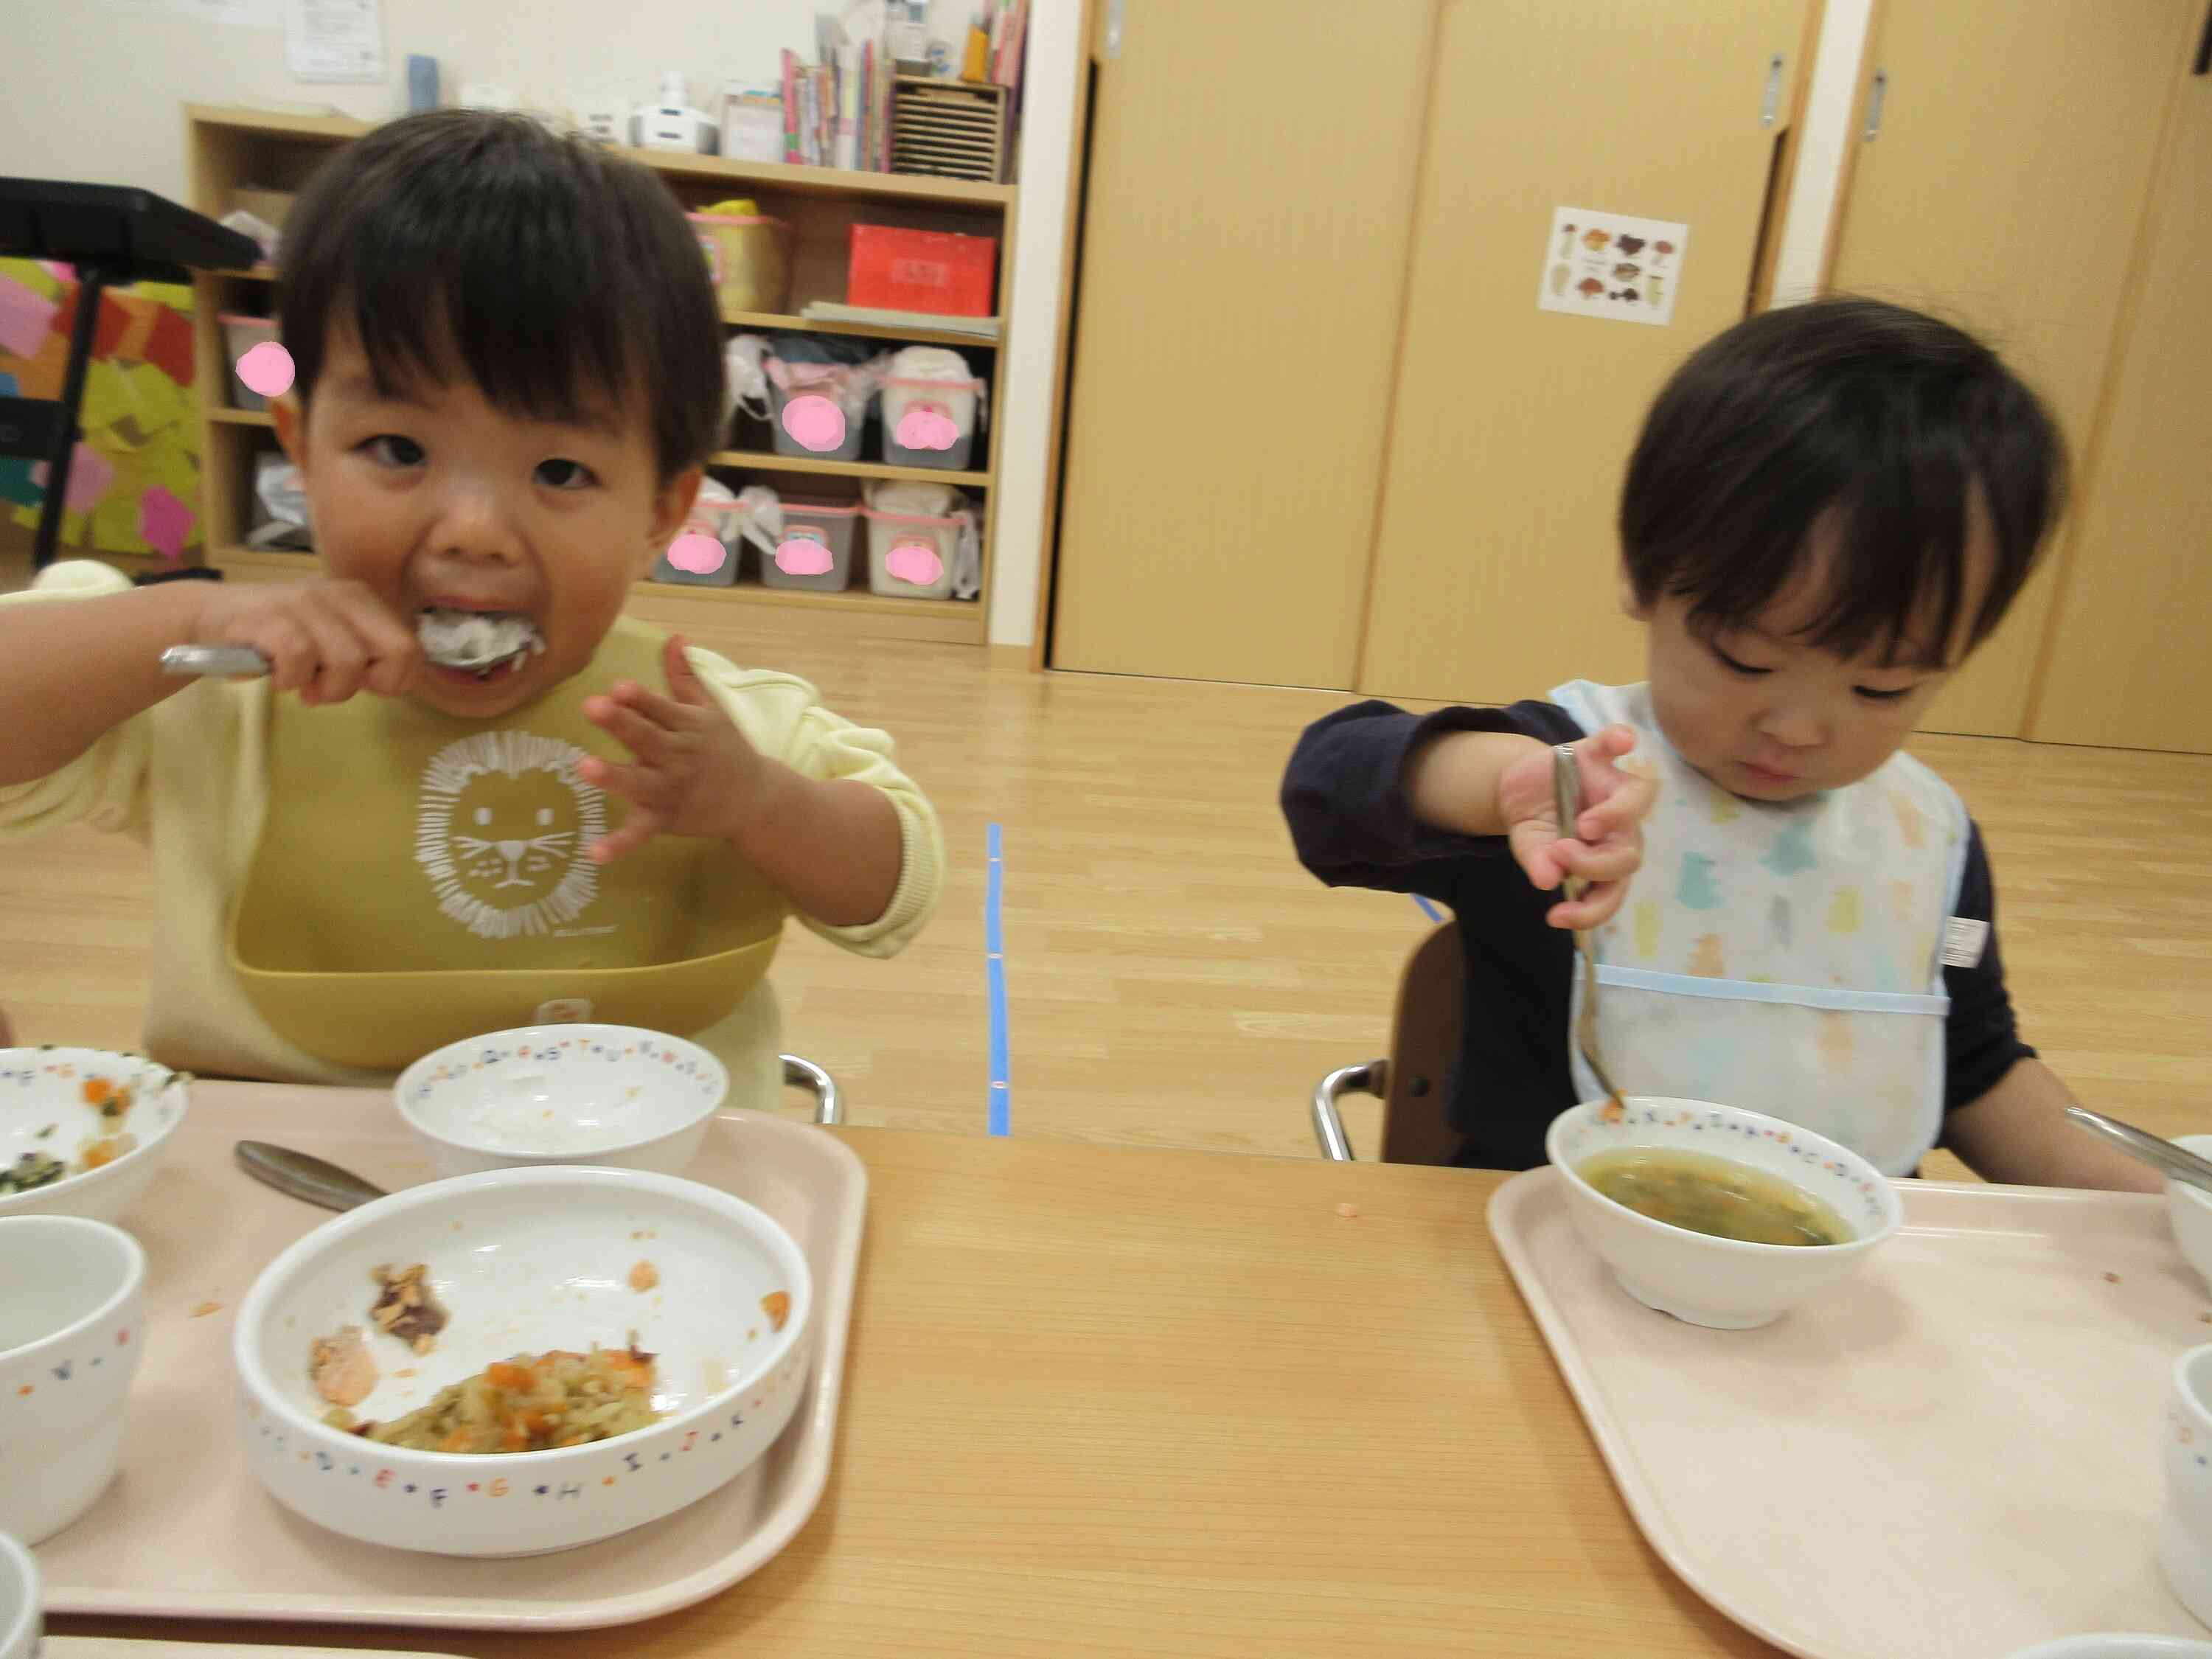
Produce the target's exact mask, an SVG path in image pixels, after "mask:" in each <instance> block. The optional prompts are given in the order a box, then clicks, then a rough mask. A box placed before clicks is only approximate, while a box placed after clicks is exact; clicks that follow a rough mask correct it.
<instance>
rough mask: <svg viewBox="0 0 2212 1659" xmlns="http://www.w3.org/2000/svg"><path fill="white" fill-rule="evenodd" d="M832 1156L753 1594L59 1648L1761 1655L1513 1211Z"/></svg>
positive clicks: (1228, 1171)
mask: <svg viewBox="0 0 2212 1659" xmlns="http://www.w3.org/2000/svg"><path fill="white" fill-rule="evenodd" d="M841 1133H843V1134H845V1135H846V1137H847V1138H848V1140H849V1143H850V1144H851V1145H852V1146H853V1147H854V1150H856V1151H857V1152H859V1153H860V1156H861V1157H862V1158H863V1159H865V1160H866V1164H867V1166H868V1171H869V1176H870V1180H871V1183H872V1185H871V1192H870V1198H869V1202H870V1209H871V1215H870V1218H869V1224H868V1237H867V1245H866V1255H865V1256H864V1257H863V1261H862V1267H861V1275H860V1294H859V1301H858V1304H857V1307H856V1310H855V1312H854V1333H853V1344H852V1354H851V1359H850V1362H849V1370H848V1392H847V1395H846V1403H845V1407H844V1415H843V1419H842V1424H841V1429H840V1434H839V1444H838V1447H837V1453H836V1464H835V1467H834V1468H833V1470H832V1473H831V1476H830V1483H829V1492H827V1494H826V1495H825V1496H824V1498H823V1501H822V1505H821V1507H820V1509H819V1510H817V1512H816V1514H815V1516H814V1518H813V1520H812V1522H811V1523H810V1524H809V1525H808V1526H807V1527H806V1528H805V1530H804V1531H802V1532H801V1533H800V1534H799V1536H798V1538H797V1539H796V1540H795V1541H793V1543H792V1545H791V1546H790V1547H788V1548H787V1550H785V1551H784V1553H782V1554H781V1556H780V1557H778V1558H777V1559H775V1561H774V1562H772V1563H770V1564H769V1566H768V1567H767V1568H766V1569H764V1570H763V1571H761V1572H760V1573H758V1574H757V1575H756V1576H755V1577H752V1578H750V1579H749V1580H747V1581H746V1582H744V1583H740V1584H738V1585H737V1586H736V1587H735V1588H733V1589H731V1590H729V1591H727V1592H726V1593H725V1594H724V1595H720V1596H719V1597H717V1598H715V1599H714V1600H713V1601H708V1602H707V1603H705V1604H704V1605H702V1606H701V1607H695V1608H692V1609H691V1610H690V1611H689V1612H685V1613H677V1614H674V1615H671V1616H670V1617H668V1618H666V1619H663V1620H656V1621H654V1622H653V1623H651V1624H647V1625H642V1626H633V1627H630V1628H629V1629H628V1630H624V1631H619V1632H605V1631H602V1632H582V1633H580V1634H576V1635H571V1636H534V1637H523V1636H501V1635H487V1634H483V1633H477V1632H432V1633H426V1634H415V1633H410V1632H388V1631H386V1632H379V1631H356V1630H346V1631H332V1630H330V1629H326V1628H325V1629H315V1630H301V1629H298V1628H294V1627H280V1626H267V1625H239V1626H213V1625H208V1624H180V1625H171V1626H161V1627H160V1628H159V1629H156V1628H155V1627H153V1626H149V1625H147V1624H144V1623H132V1624H125V1623H122V1622H119V1621H115V1620H86V1619H70V1620H56V1621H55V1633H57V1634H80V1635H83V1634H106V1635H118V1636H123V1635H130V1636H149V1635H156V1634H158V1635H161V1636H165V1637H173V1638H180V1639H187V1638H191V1639H210V1638H222V1639H226V1640H233V1641H239V1642H299V1643H304V1644H318V1643H319V1644H332V1643H340V1644H346V1645H349V1646H364V1645H366V1646H380V1647H386V1648H410V1647H412V1648H427V1649H432V1650H438V1651H441V1652H449V1653H454V1654H463V1655H481V1656H486V1659H493V1656H498V1659H505V1656H525V1655H528V1656H536V1659H568V1656H575V1659H585V1656H601V1655H605V1654H608V1653H611V1652H617V1651H619V1652H621V1653H623V1654H624V1655H625V1656H628V1659H639V1656H662V1655H667V1656H690V1655H707V1654H718V1653H724V1652H727V1653H732V1654H740V1653H742V1654H747V1655H759V1656H774V1659H807V1656H817V1655H819V1656H825V1659H826V1656H836V1659H870V1656H885V1655H907V1654H944V1655H958V1656H963V1659H987V1656H1000V1655H1050V1656H1054V1659H1077V1656H1090V1655H1095V1656H1109V1655H1110V1656H1117V1659H1119V1656H1129V1655H1158V1656H1169V1655H1173V1656H1178V1659H1185V1656H1193V1655H1200V1656H1213V1655H1219V1656H1236V1659H1275V1656H1286V1655H1299V1654H1326V1655H1329V1656H1332V1659H1344V1656H1357V1655H1373V1656H1376V1659H1381V1656H1402V1655H1409V1654H1450V1655H1454V1656H1468V1655H1477V1656H1487V1655H1529V1656H1535V1655H1543V1656H1547V1659H1558V1656H1562V1655H1597V1654H1608V1655H1609V1654H1615V1653H1619V1654H1631V1653H1632V1654H1635V1655H1638V1656H1664V1655H1675V1654H1696V1655H1711V1654H1732V1655H1771V1653H1772V1652H1773V1651H1774V1650H1772V1649H1771V1648H1768V1647H1766V1646H1765V1644H1762V1643H1759V1642H1758V1641H1755V1640H1754V1639H1753V1638H1751V1637H1749V1636H1747V1635H1746V1634H1745V1633H1743V1632H1741V1631H1739V1630H1737V1629H1736V1628H1735V1626H1731V1625H1729V1623H1728V1622H1727V1621H1726V1620H1723V1619H1722V1618H1721V1616H1720V1615H1719V1614H1718V1613H1714V1612H1713V1611H1712V1610H1711V1608H1709V1607H1706V1606H1705V1603H1704V1602H1702V1601H1699V1599H1698V1597H1697V1596H1696V1595H1695V1594H1694V1593H1692V1591H1691V1590H1690V1589H1687V1588H1686V1586H1685V1585H1683V1584H1682V1583H1680V1581H1679V1580H1678V1579H1676V1578H1675V1577H1674V1576H1673V1575H1672V1574H1671V1573H1670V1572H1669V1571H1668V1570H1667V1569H1666V1567H1665V1566H1663V1565H1662V1564H1661V1563H1660V1562H1659V1560H1658V1559H1657V1558H1656V1556H1654V1555H1653V1554H1652V1553H1651V1552H1650V1550H1649V1549H1648V1548H1647V1547H1645V1546H1644V1542H1643V1541H1642V1539H1641V1538H1640V1536H1639V1535H1638V1533H1637V1531H1636V1529H1635V1527H1634V1525H1633V1523H1632V1522H1631V1521H1630V1519H1629V1517H1628V1515H1627V1512H1626V1510H1625V1509H1624V1508H1623V1507H1622V1505H1621V1504H1620V1499H1619V1498H1618V1497H1617V1495H1616V1494H1615V1492H1614V1491H1613V1485H1612V1482H1611V1481H1610V1480H1609V1479H1608V1478H1607V1474H1606V1472H1605V1469H1604V1468H1603V1466H1602V1464H1601V1462H1600V1461H1599V1459H1598V1455H1597V1452H1596V1449H1595V1447H1594V1446H1593V1445H1592V1444H1591V1443H1590V1440H1589V1435H1588V1434H1587V1433H1586V1432H1585V1431H1584V1429H1583V1424H1582V1420H1581V1419H1580V1417H1579V1416H1578V1415H1577V1413H1576V1411H1575V1408H1574V1406H1573V1404H1572V1402H1571V1401H1570V1400H1569V1398H1568V1396H1567V1393H1566V1390H1565V1388H1564V1386H1563V1385H1562V1384H1561V1383H1560V1381H1559V1376H1558V1374H1557V1372H1556V1371H1555V1370H1553V1364H1552V1361H1551V1358H1550V1356H1549V1354H1548V1353H1547V1351H1546V1349H1545V1347H1544V1344H1543V1340H1542V1339H1541V1337H1540V1336H1539V1335H1538V1334H1537V1332H1536V1330H1535V1328H1534V1325H1532V1324H1531V1323H1530V1322H1529V1320H1528V1315H1527V1313H1526V1311H1525V1310H1523V1308H1522V1304H1521V1300H1520V1297H1519V1296H1518V1294H1517V1293H1516V1291H1515V1290H1514V1288H1513V1285H1512V1283H1511V1281H1510V1279H1508V1277H1507V1276H1506V1273H1505V1269H1504V1266H1503V1264H1502V1263H1501V1262H1500V1261H1498V1255H1497V1253H1496V1252H1495V1250H1494V1249H1492V1245H1491V1242H1490V1237H1489V1234H1488V1232H1487V1231H1486V1228H1485V1225H1484V1221H1483V1209H1484V1206H1485V1205H1486V1202H1487V1201H1488V1200H1489V1197H1490V1194H1492V1192H1493V1191H1494V1190H1495V1189H1496V1188H1497V1187H1498V1184H1499V1182H1500V1181H1501V1180H1502V1179H1503V1177H1501V1176H1492V1175H1486V1174H1480V1173H1471V1172H1468V1171H1463V1170H1432V1169H1413V1168H1407V1167H1402V1166H1393V1165H1378V1164H1350V1165H1346V1164H1323V1163H1321V1162H1319V1161H1318V1160H1315V1161H1304V1160H1291V1159H1277V1158H1247V1157H1234V1156H1227V1155H1222V1154H1217V1153H1205V1152H1148V1151H1130V1150H1121V1149H1111V1148H1103V1147H1097V1146H1080V1145H1074V1144H1070V1143H1056V1142H1047V1141H1023V1140H1012V1141H1009V1140H990V1139H981V1138H969V1137H962V1136H951V1135H934V1134H919V1133H904V1132H900V1131H896V1130H880V1129H878V1130H867V1129H852V1130H845V1131H842V1132H841ZM1346 1203H1348V1204H1351V1205H1352V1206H1356V1207H1357V1209H1358V1214H1357V1215H1356V1216H1355V1217H1352V1218H1346V1217H1344V1216H1342V1215H1340V1213H1339V1212H1338V1206H1340V1204H1346Z"/></svg>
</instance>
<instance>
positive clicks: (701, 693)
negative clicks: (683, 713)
mask: <svg viewBox="0 0 2212 1659" xmlns="http://www.w3.org/2000/svg"><path fill="white" fill-rule="evenodd" d="M690 649H691V641H689V640H687V639H685V638H684V636H683V635H681V634H678V635H674V636H673V637H672V638H671V639H670V641H668V649H667V650H666V651H665V653H663V656H662V666H663V668H664V670H665V672H666V673H667V675H668V690H669V693H670V695H671V696H673V697H675V699H676V700H677V701H678V702H680V703H684V704H685V705H687V706H689V707H690V708H713V707H714V698H713V697H712V696H709V695H708V691H707V688H706V687H705V686H704V685H703V684H701V683H700V680H699V676H698V674H697V673H696V671H694V670H693V668H692V666H691V659H690V655H689V654H688V653H690Z"/></svg>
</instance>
